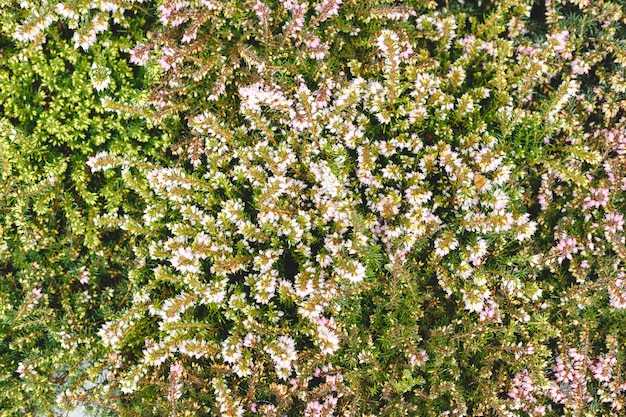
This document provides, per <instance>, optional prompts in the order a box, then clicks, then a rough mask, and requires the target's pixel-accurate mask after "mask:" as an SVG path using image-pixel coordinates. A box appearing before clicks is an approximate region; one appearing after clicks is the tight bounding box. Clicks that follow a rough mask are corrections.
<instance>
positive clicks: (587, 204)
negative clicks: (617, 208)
mask: <svg viewBox="0 0 626 417" xmlns="http://www.w3.org/2000/svg"><path fill="white" fill-rule="evenodd" d="M589 194H590V195H589V196H587V197H585V199H584V202H583V209H585V210H589V209H591V208H601V207H606V205H607V203H608V201H609V190H608V189H607V188H593V187H591V188H590V189H589Z"/></svg>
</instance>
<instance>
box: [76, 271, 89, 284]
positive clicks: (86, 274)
mask: <svg viewBox="0 0 626 417" xmlns="http://www.w3.org/2000/svg"><path fill="white" fill-rule="evenodd" d="M90 276H91V274H90V273H89V270H87V269H86V268H85V267H82V268H81V273H80V276H79V279H78V281H79V282H80V283H81V284H87V283H88V282H89V278H90Z"/></svg>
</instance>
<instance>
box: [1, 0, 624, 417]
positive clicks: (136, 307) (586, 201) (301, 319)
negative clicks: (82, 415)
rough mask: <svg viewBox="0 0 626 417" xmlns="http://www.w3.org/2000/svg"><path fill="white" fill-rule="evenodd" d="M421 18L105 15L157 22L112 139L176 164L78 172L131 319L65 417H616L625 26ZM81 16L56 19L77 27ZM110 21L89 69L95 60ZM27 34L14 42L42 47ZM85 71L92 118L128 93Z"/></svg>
mask: <svg viewBox="0 0 626 417" xmlns="http://www.w3.org/2000/svg"><path fill="white" fill-rule="evenodd" d="M416 3H418V2H416ZM419 3H420V4H419V5H415V4H413V3H411V2H406V4H404V5H400V6H398V5H397V4H395V5H393V6H392V5H390V4H387V3H386V2H382V1H381V2H367V4H364V3H361V2H356V1H347V0H346V1H340V0H324V1H321V2H316V3H313V4H308V3H307V2H302V3H299V2H297V1H292V0H281V1H275V2H269V1H268V2H262V1H260V0H257V1H249V2H236V1H230V2H229V1H226V2H220V3H217V2H211V1H200V2H185V1H181V2H169V1H165V2H162V3H159V4H158V5H155V10H154V13H155V15H154V16H150V15H149V13H150V10H146V13H148V15H147V17H139V16H141V14H131V15H124V14H123V12H122V10H121V9H122V8H121V6H116V7H117V8H116V9H115V10H113V6H111V5H109V4H108V3H107V4H106V5H105V4H98V5H94V7H93V9H94V10H96V9H99V10H102V11H107V10H108V9H111V10H109V11H110V12H114V13H117V12H119V13H122V14H121V15H120V16H115V17H114V18H115V19H118V20H119V21H120V22H133V21H135V20H134V19H138V20H141V19H143V18H145V19H147V20H146V21H148V22H151V21H152V20H154V21H158V22H159V24H158V25H157V24H155V25H152V26H151V28H152V29H153V31H152V32H150V33H149V35H148V36H147V37H146V38H145V39H141V40H139V41H138V42H139V43H138V44H136V45H133V46H132V48H131V47H129V48H128V49H127V50H126V51H127V53H128V60H129V62H130V63H131V64H134V65H136V66H137V68H138V69H139V68H142V67H143V68H144V71H145V74H146V76H147V81H148V82H150V84H149V85H147V86H146V85H143V86H142V85H136V86H135V88H136V89H140V88H146V90H145V91H144V90H141V91H140V92H138V93H136V94H137V96H136V99H135V101H133V100H130V99H128V98H126V97H124V96H123V95H121V98H122V100H118V104H114V100H105V101H104V104H105V105H108V107H110V108H114V109H115V110H116V111H117V112H118V114H117V115H114V114H110V117H111V118H112V120H115V117H130V115H131V114H133V115H140V116H141V117H143V118H145V119H147V120H148V122H149V123H152V124H154V125H155V126H157V125H158V126H159V128H160V129H164V130H166V131H167V130H168V129H169V131H174V132H180V136H181V138H180V139H178V140H177V141H176V143H175V144H173V145H172V147H171V148H170V150H168V152H169V151H171V154H169V153H166V152H163V153H162V154H161V155H163V156H166V155H167V156H168V158H159V155H160V154H159V149H162V148H161V147H160V145H161V144H162V142H159V137H158V136H155V138H154V139H153V138H152V136H150V138H149V139H148V141H147V143H150V144H151V145H152V146H154V147H153V148H151V149H154V151H153V152H151V151H149V150H147V149H141V151H140V147H137V146H128V147H125V148H116V143H117V142H113V143H111V144H109V145H108V146H106V147H102V148H95V149H94V148H91V149H90V151H88V152H86V153H85V154H89V155H90V157H89V158H88V160H86V167H87V169H88V173H89V175H90V180H89V181H91V182H92V183H93V184H98V185H102V191H100V193H102V194H103V195H104V196H105V198H104V200H105V203H104V204H103V205H99V206H98V207H99V208H98V209H94V211H93V213H94V215H93V216H92V218H91V219H89V218H87V220H86V223H88V222H89V221H91V220H93V223H92V224H93V228H94V229H93V230H94V232H93V233H99V234H114V233H118V234H119V236H120V238H119V240H118V241H116V242H114V243H112V242H105V241H103V242H102V245H103V247H105V248H111V247H114V248H117V249H120V248H121V249H120V251H118V252H116V253H115V255H116V256H117V258H116V259H118V261H119V265H120V267H123V268H124V269H123V271H124V272H123V273H124V278H123V279H120V282H119V285H120V287H121V288H124V289H125V291H127V296H128V297H127V298H125V300H127V302H122V303H121V304H117V305H116V304H115V303H111V301H112V300H114V297H110V298H109V300H111V301H107V302H108V304H107V305H108V306H109V307H108V308H110V309H111V310H110V312H109V314H107V316H106V317H105V318H104V322H102V321H99V320H102V319H100V317H102V315H101V313H85V316H84V317H85V320H86V323H84V324H83V325H84V326H85V329H86V330H85V331H89V330H88V329H91V331H95V330H96V329H97V333H98V336H99V338H100V340H101V343H102V347H101V348H99V349H98V350H97V351H94V352H93V353H92V354H93V355H94V356H93V358H92V363H91V364H87V365H85V367H87V368H89V367H90V366H91V367H92V368H93V369H91V371H90V372H91V373H92V375H93V376H97V375H98V374H99V373H100V375H105V376H106V378H101V379H102V380H101V381H100V382H98V383H97V384H93V383H92V384H90V386H89V388H88V391H89V393H88V395H87V394H86V393H85V389H86V388H85V387H84V385H83V386H80V385H76V384H75V385H74V386H68V387H64V388H63V389H64V390H63V392H61V393H60V394H59V395H58V397H57V401H58V402H59V403H61V404H81V403H82V404H92V405H97V406H99V407H100V408H101V409H110V410H113V411H114V412H115V413H116V414H117V415H172V416H174V415H196V414H202V415H204V414H208V415H220V416H244V415H245V416H253V415H261V416H283V415H288V416H292V415H293V416H296V415H302V416H307V417H309V416H310V417H313V416H315V417H321V416H334V415H337V416H339V415H341V416H373V415H384V416H414V415H427V416H430V415H432V416H439V415H458V416H463V415H469V416H474V415H502V416H560V415H590V416H591V415H620V413H623V409H624V400H625V398H624V393H625V392H626V380H625V378H624V371H623V362H624V349H623V347H624V345H625V342H626V335H625V334H624V329H626V326H625V325H626V323H625V319H626V316H625V313H624V310H625V309H626V274H625V272H624V262H626V239H625V237H624V191H626V182H625V181H624V177H625V175H624V174H625V173H626V160H625V159H624V155H625V153H626V135H625V134H624V132H625V129H626V119H625V118H624V114H623V113H624V110H625V108H624V107H625V104H624V103H626V101H624V97H623V93H624V91H625V90H626V87H625V86H626V82H625V81H624V66H626V59H625V55H624V50H623V42H624V40H623V39H621V38H620V35H621V34H623V33H624V24H625V23H626V20H625V15H624V13H623V10H622V7H621V6H620V5H618V4H614V3H611V2H602V3H600V2H598V4H595V3H594V2H585V1H566V0H563V1H554V2H553V1H546V2H545V3H544V2H541V3H539V2H530V1H524V2H520V1H493V2H488V3H487V4H485V5H484V6H478V7H474V6H470V5H466V4H463V2H459V3H458V4H457V3H454V4H447V3H446V7H443V6H438V5H437V3H436V2H425V3H424V2H419ZM130 5H134V6H133V7H137V8H138V7H139V6H138V5H136V4H134V3H130ZM72 7H73V6H71V5H65V4H64V5H62V6H57V7H56V9H55V10H57V12H58V11H59V10H61V8H63V10H66V9H67V10H70V9H71V10H74V9H72ZM68 8H69V9H68ZM78 10H79V9H76V11H75V12H74V14H71V16H70V14H68V13H69V12H68V13H66V14H68V15H67V16H66V15H65V14H63V13H61V12H58V13H57V15H56V16H57V17H56V18H55V20H56V19H65V20H66V21H67V24H68V25H69V27H70V28H76V27H80V26H77V25H78V23H77V22H79V21H81V22H83V23H84V22H89V20H88V19H87V18H86V17H85V16H87V15H81V14H80V13H82V12H79V11H78ZM37 13H40V12H32V13H31V15H30V16H27V17H25V19H26V20H25V21H26V22H34V20H33V19H35V18H36V16H37ZM81 16H83V17H81ZM96 16H100V14H96ZM68 19H69V20H68ZM81 19H82V20H81ZM102 19H103V21H102V23H101V24H99V26H98V27H102V28H104V29H102V31H101V32H103V33H102V34H100V35H97V33H98V32H100V30H96V29H94V28H92V29H89V30H91V31H92V32H94V34H93V36H92V38H93V39H92V40H90V41H89V44H87V43H84V44H82V43H80V42H78V43H76V40H74V37H76V36H78V35H76V33H79V32H74V35H72V39H73V40H74V43H75V46H76V45H78V47H80V48H81V49H84V50H89V49H90V48H92V47H94V46H95V47H97V45H100V44H99V43H97V39H98V36H105V34H106V33H107V32H106V25H107V24H108V23H106V22H108V20H106V18H105V17H103V18H102ZM50 24H51V23H50ZM84 24H87V25H88V26H89V24H88V23H84ZM127 24H130V23H127ZM19 25H20V26H11V27H12V28H13V29H12V30H14V36H13V37H14V39H17V40H18V41H29V40H36V39H34V38H33V36H26V35H24V34H25V33H31V32H32V30H31V32H29V31H26V30H25V29H23V28H25V27H27V25H26V23H20V24H19ZM47 26H49V24H47V25H43V26H42V27H41V28H40V31H41V33H42V34H44V33H45V31H46V30H47V29H45V28H46V27H47ZM94 27H95V26H94ZM16 28H17V29H16ZM19 28H22V29H19ZM79 30H80V29H79ZM90 33H91V32H90ZM16 34H17V35H16ZM42 36H43V35H42ZM31 38H33V39H31ZM47 39H48V40H47V41H46V44H47V43H48V42H50V39H49V38H47ZM90 39H91V38H90ZM40 41H42V40H40ZM120 42H123V41H121V40H120ZM32 45H37V44H32ZM40 45H41V43H40ZM31 47H34V46H31ZM113 48H114V47H113ZM118 48H120V50H123V48H124V47H122V46H118ZM75 49H78V48H75ZM73 53H75V54H78V52H75V51H73ZM81 56H85V57H87V58H85V60H86V61H85V62H90V63H89V64H85V67H84V68H88V69H89V71H92V72H93V74H94V75H93V77H95V78H92V79H91V87H92V88H93V89H94V90H96V93H99V94H101V93H102V92H104V91H107V89H109V88H110V86H111V85H114V83H113V81H112V80H113V78H111V77H112V76H115V75H117V74H118V72H117V71H113V70H112V69H111V68H109V66H107V65H103V64H102V63H98V62H97V60H96V59H95V58H90V55H89V53H86V52H85V53H81ZM120 65H121V64H120ZM107 69H108V71H107ZM6 100H7V99H4V101H6ZM5 107H6V106H5ZM150 109H151V110H150ZM6 111H7V110H6V108H5V112H6ZM107 120H109V119H108V118H107ZM153 133H154V135H156V132H153ZM50 135H53V133H50ZM142 147H143V145H142ZM70 149H71V148H70ZM109 181H110V182H112V183H114V184H115V191H116V193H121V194H114V193H112V190H111V189H110V188H108V186H107V185H106V184H108V182H109ZM115 195H124V196H126V198H125V199H121V198H115ZM81 216H84V214H81ZM83 218H84V217H80V219H81V221H84V220H82V219H83ZM86 223H85V224H86ZM85 227H87V226H85ZM89 227H92V226H91V224H90V226H89ZM83 245H84V247H85V249H86V250H87V251H88V253H89V254H91V256H93V254H97V252H96V251H97V250H98V249H99V246H93V245H91V244H90V243H89V241H86V242H85V243H84V244H83ZM114 245H117V246H114ZM124 256H126V257H127V258H128V259H126V262H121V260H122V257H124ZM55 265H58V266H57V268H58V269H57V271H63V264H62V263H59V264H55ZM18 267H19V266H18ZM21 268H24V267H23V266H22V267H21ZM58 273H61V272H58ZM76 273H77V274H79V281H80V282H82V280H83V279H84V280H85V281H86V282H90V281H89V275H87V276H85V277H83V275H82V274H84V273H85V270H83V269H79V270H77V272H76ZM28 282H29V283H32V282H34V281H33V280H32V279H31V280H29V281H28ZM25 288H26V287H25ZM22 294H23V295H22V296H23V297H24V301H23V303H25V304H27V305H29V306H31V307H32V306H37V305H38V304H39V303H40V300H43V297H44V295H43V292H42V291H41V288H40V287H39V286H33V285H32V284H31V287H28V288H26V290H25V291H23V292H22ZM71 302H73V301H71ZM50 308H54V307H53V306H50ZM70 351H71V352H80V350H79V349H78V348H77V347H73V348H71V349H70ZM68 360H69V359H68ZM11 366H13V367H15V364H13V365H11ZM29 366H30V364H29V363H28V362H21V363H20V364H19V365H18V367H17V368H16V370H15V371H14V372H17V373H18V374H19V375H20V376H22V377H25V376H30V375H31V374H32V370H31V368H29ZM50 371H51V370H50ZM50 371H49V372H50ZM50 375H51V374H50ZM42 395H43V394H42Z"/></svg>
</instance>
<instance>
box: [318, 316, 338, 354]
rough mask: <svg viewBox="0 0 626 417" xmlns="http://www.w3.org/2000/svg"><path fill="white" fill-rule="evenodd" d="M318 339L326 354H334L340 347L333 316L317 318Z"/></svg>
mask: <svg viewBox="0 0 626 417" xmlns="http://www.w3.org/2000/svg"><path fill="white" fill-rule="evenodd" d="M317 341H318V344H319V346H320V349H321V351H322V353H323V354H324V355H332V354H333V353H335V352H336V351H337V349H339V335H338V334H337V332H336V325H335V320H334V319H333V318H332V317H331V318H330V319H327V318H326V317H322V318H319V319H317Z"/></svg>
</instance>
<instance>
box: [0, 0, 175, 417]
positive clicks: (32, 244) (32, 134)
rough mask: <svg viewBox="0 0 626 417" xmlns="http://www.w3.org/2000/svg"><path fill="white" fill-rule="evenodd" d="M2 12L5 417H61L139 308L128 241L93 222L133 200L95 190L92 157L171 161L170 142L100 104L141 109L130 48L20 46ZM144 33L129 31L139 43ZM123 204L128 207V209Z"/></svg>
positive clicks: (111, 38)
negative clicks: (126, 53)
mask: <svg viewBox="0 0 626 417" xmlns="http://www.w3.org/2000/svg"><path fill="white" fill-rule="evenodd" d="M16 10H19V9H17V8H15V9H10V8H9V7H8V6H7V5H6V4H4V5H3V9H2V11H1V12H0V14H1V15H2V24H3V30H2V33H1V34H0V44H1V45H2V46H1V49H0V110H1V112H2V113H1V114H0V172H1V174H0V175H1V181H2V196H1V197H0V213H1V214H0V271H1V272H0V273H1V274H2V278H1V280H0V288H1V289H0V299H1V302H0V328H1V330H0V358H1V359H0V364H1V365H0V415H3V416H5V415H6V416H9V415H42V414H37V413H49V412H50V410H51V409H53V408H57V409H60V408H61V407H62V406H63V405H62V404H58V405H57V404H56V398H57V396H58V395H59V394H60V393H61V391H62V390H64V389H67V388H70V387H71V388H72V389H74V390H81V389H83V388H82V387H88V386H90V385H91V384H93V381H96V380H97V378H98V377H100V376H101V375H99V373H98V372H97V371H96V370H95V369H92V370H88V369H87V368H88V365H90V364H93V363H94V362H95V361H96V358H97V357H99V356H101V355H102V354H103V353H102V352H103V348H102V344H101V343H100V341H99V338H98V337H97V330H98V326H99V323H102V322H104V321H105V320H107V319H108V318H109V317H110V316H111V314H112V313H113V312H115V311H117V309H119V308H123V307H124V306H125V305H127V304H128V303H129V291H130V289H129V287H128V281H127V280H126V279H125V273H124V271H125V270H127V269H128V266H129V264H131V263H132V260H131V259H130V257H129V250H130V246H131V243H130V242H129V241H128V240H127V239H124V237H123V234H119V233H110V234H106V233H104V234H103V233H101V232H100V231H98V230H96V228H95V227H94V224H93V218H94V217H95V216H97V215H98V214H99V213H100V212H102V211H106V210H107V207H109V206H112V207H118V206H120V205H125V204H126V202H127V201H129V200H132V196H129V195H128V194H127V193H125V192H124V191H123V190H122V189H120V182H119V180H118V179H117V178H111V177H109V178H101V179H98V180H94V179H93V178H92V177H91V176H90V175H89V172H88V170H87V169H86V165H85V163H86V161H87V159H88V157H89V156H91V155H93V154H94V153H96V152H97V151H102V150H104V149H106V150H109V151H112V152H118V153H121V154H124V155H129V156H131V155H144V156H146V157H151V158H157V159H159V160H162V159H163V157H162V156H161V155H162V153H163V151H164V150H165V149H166V148H167V144H168V139H167V138H168V136H167V135H166V134H165V132H161V134H162V135H163V136H162V137H159V136H157V135H156V134H155V132H156V131H155V130H153V129H152V128H151V127H150V124H149V123H147V122H146V121H145V120H142V119H141V118H139V117H131V116H128V115H118V114H116V113H114V112H112V111H109V110H107V109H106V108H105V107H104V106H103V104H102V101H103V100H104V99H105V98H108V99H109V100H110V101H116V100H117V101H119V102H121V103H125V102H134V101H136V100H139V99H141V97H140V95H141V80H142V76H141V74H140V73H139V72H137V71H135V70H134V69H133V68H132V67H131V66H130V65H129V64H128V62H127V57H123V56H122V55H123V52H122V51H123V50H127V49H128V48H129V45H132V43H131V42H133V38H132V37H127V36H126V35H124V36H120V35H119V34H115V33H113V32H108V33H106V34H103V35H102V36H101V38H100V41H99V42H97V43H96V44H94V45H93V46H92V50H91V52H90V53H88V54H87V53H83V52H82V51H79V50H76V48H75V47H74V45H73V43H72V42H71V40H70V39H68V35H67V33H64V32H63V31H62V30H59V28H57V27H51V28H49V29H48V30H47V31H46V34H47V39H46V42H45V43H42V44H41V45H39V47H38V48H37V47H33V48H25V47H24V45H22V44H20V43H16V42H15V41H13V40H12V36H11V35H12V33H13V31H12V30H11V25H10V22H11V20H10V18H13V19H15V16H13V17H11V16H12V15H11V13H12V12H15V11H16ZM144 23H145V22H142V21H140V20H136V21H135V22H134V26H129V27H128V30H129V31H131V32H132V31H135V32H136V33H139V34H141V29H142V26H143V24H144ZM122 203H124V204H122Z"/></svg>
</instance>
